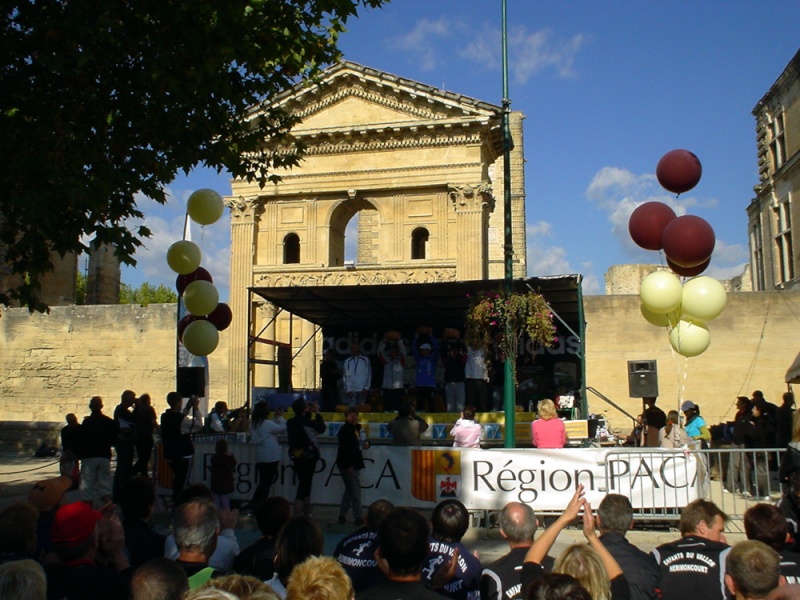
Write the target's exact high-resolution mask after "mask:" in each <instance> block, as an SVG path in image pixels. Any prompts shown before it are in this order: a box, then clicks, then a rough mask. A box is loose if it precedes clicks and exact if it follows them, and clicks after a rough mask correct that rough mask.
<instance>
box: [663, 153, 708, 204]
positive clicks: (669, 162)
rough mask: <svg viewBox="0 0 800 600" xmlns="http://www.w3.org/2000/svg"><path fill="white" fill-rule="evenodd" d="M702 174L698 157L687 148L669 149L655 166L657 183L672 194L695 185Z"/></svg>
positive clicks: (679, 192) (687, 189) (684, 190)
mask: <svg viewBox="0 0 800 600" xmlns="http://www.w3.org/2000/svg"><path fill="white" fill-rule="evenodd" d="M702 175H703V166H702V165H701V164H700V159H699V158H697V157H696V156H695V155H694V153H692V152H689V151H688V150H670V151H669V152H667V153H666V154H665V155H664V156H662V157H661V160H659V161H658V165H657V166H656V178H658V183H660V184H661V187H663V188H664V189H665V190H667V191H669V192H672V193H673V194H682V193H683V192H688V191H689V190H690V189H692V188H693V187H694V186H696V185H697V183H698V182H699V181H700V177H701V176H702Z"/></svg>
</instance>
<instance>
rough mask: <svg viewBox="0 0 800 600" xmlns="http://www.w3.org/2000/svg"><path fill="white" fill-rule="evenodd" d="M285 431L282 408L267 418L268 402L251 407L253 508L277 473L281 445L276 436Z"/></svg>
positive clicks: (267, 491) (263, 495)
mask: <svg viewBox="0 0 800 600" xmlns="http://www.w3.org/2000/svg"><path fill="white" fill-rule="evenodd" d="M285 433H286V419H284V418H283V409H282V408H279V409H278V410H276V411H275V418H274V419H270V418H269V404H267V403H266V402H259V403H258V404H256V405H255V407H254V408H253V419H252V421H251V423H250V441H251V442H252V443H253V445H255V450H256V451H255V455H256V456H255V459H256V472H257V473H258V487H257V488H256V491H255V493H254V494H253V500H252V502H251V503H250V506H251V507H253V508H255V507H256V506H258V505H259V503H260V502H261V501H263V500H264V499H266V498H268V497H269V490H270V488H271V487H272V482H273V481H275V477H276V476H277V475H278V463H279V462H280V460H281V454H282V451H281V446H280V444H279V443H278V436H279V435H281V434H285Z"/></svg>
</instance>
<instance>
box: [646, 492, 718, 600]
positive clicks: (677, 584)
mask: <svg viewBox="0 0 800 600" xmlns="http://www.w3.org/2000/svg"><path fill="white" fill-rule="evenodd" d="M727 518H728V517H727V515H725V513H723V512H722V511H721V510H720V509H719V507H718V506H717V505H716V504H714V503H713V502H711V501H709V500H705V499H703V498H699V499H697V500H694V501H692V502H690V503H689V504H688V505H687V506H686V507H685V508H684V509H683V511H681V518H680V524H679V531H680V533H681V536H682V537H681V538H680V539H678V540H676V541H674V542H668V543H666V544H661V545H660V546H658V547H657V548H655V549H654V550H653V556H654V557H655V559H656V562H657V563H658V567H659V571H660V573H661V576H660V581H659V590H660V593H661V598H662V600H685V599H686V598H689V597H693V598H694V597H696V598H704V599H707V600H723V599H724V598H725V585H724V583H723V575H724V572H723V568H724V565H725V559H726V558H727V555H728V552H730V546H728V544H727V543H726V540H725V533H724V531H725V521H727Z"/></svg>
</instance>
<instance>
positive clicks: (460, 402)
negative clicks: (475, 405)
mask: <svg viewBox="0 0 800 600" xmlns="http://www.w3.org/2000/svg"><path fill="white" fill-rule="evenodd" d="M442 365H443V366H444V397H445V404H446V406H447V412H452V413H457V412H461V410H462V409H463V408H464V405H465V404H466V395H465V391H464V381H465V379H466V365H467V349H466V347H465V346H464V343H463V342H462V341H461V340H459V339H453V338H451V339H449V340H447V344H446V347H445V353H444V355H443V356H442Z"/></svg>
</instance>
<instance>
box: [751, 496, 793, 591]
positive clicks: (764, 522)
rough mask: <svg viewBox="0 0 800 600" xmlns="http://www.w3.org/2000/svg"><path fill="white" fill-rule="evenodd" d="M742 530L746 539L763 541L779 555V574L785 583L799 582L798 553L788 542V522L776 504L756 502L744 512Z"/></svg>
mask: <svg viewBox="0 0 800 600" xmlns="http://www.w3.org/2000/svg"><path fill="white" fill-rule="evenodd" d="M744 531H745V534H746V535H747V539H748V540H757V541H759V542H764V543H765V544H766V545H767V546H769V547H770V548H772V549H773V550H775V552H777V553H778V554H779V555H780V560H781V575H783V577H784V578H785V579H786V583H787V584H798V583H800V553H798V552H797V550H796V546H795V544H791V547H790V544H789V541H788V540H790V539H791V537H790V534H789V524H788V523H787V522H786V519H785V518H784V516H783V514H782V513H781V511H780V509H779V508H778V507H777V506H773V505H771V504H763V503H758V504H754V505H753V506H751V507H750V508H748V509H747V510H746V511H745V513H744Z"/></svg>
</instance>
